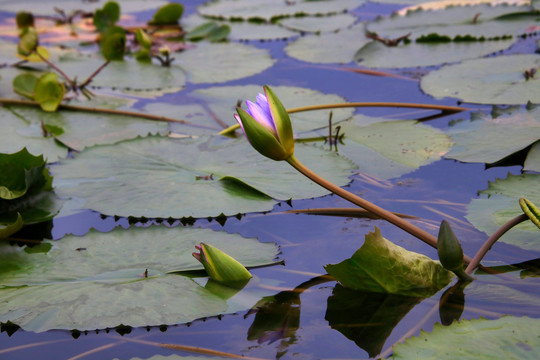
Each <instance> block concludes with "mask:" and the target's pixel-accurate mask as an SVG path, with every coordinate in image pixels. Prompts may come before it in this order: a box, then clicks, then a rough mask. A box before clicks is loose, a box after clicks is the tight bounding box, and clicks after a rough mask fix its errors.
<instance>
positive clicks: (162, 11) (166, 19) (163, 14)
mask: <svg viewBox="0 0 540 360" xmlns="http://www.w3.org/2000/svg"><path fill="white" fill-rule="evenodd" d="M183 13H184V6H183V5H182V4H174V3H169V4H167V5H163V6H162V7H160V8H159V9H158V10H157V11H156V12H155V13H154V17H153V18H152V20H150V21H149V24H151V25H174V24H178V21H179V20H180V18H181V17H182V14H183Z"/></svg>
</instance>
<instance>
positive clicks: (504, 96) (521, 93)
mask: <svg viewBox="0 0 540 360" xmlns="http://www.w3.org/2000/svg"><path fill="white" fill-rule="evenodd" d="M538 68H540V55H538V54H514V55H506V56H498V57H490V58H485V59H475V60H467V61H464V62H462V63H461V64H456V65H448V66H444V67H442V68H440V69H439V70H435V71H433V72H431V73H429V74H428V75H426V76H424V77H423V78H422V80H421V82H420V85H421V87H422V90H423V91H425V92H426V93H427V94H429V95H432V96H434V97H436V98H443V97H447V96H450V97H455V98H458V99H461V100H463V101H466V102H472V103H480V104H525V103H527V102H528V101H530V102H532V103H538V102H540V92H539V91H537V90H538V87H539V84H540V76H536V77H533V78H530V79H526V78H525V75H524V73H525V71H527V70H530V69H538Z"/></svg>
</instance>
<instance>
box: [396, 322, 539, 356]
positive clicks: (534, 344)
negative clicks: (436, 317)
mask: <svg viewBox="0 0 540 360" xmlns="http://www.w3.org/2000/svg"><path fill="white" fill-rule="evenodd" d="M539 328H540V320H539V319H532V318H529V317H526V316H524V317H512V316H503V317H502V318H500V319H497V320H487V319H473V320H463V321H460V322H455V323H453V324H452V325H450V326H443V325H441V324H435V325H434V326H433V331H432V332H430V333H427V332H425V331H421V332H420V335H419V336H416V337H412V338H410V339H407V340H406V341H405V342H404V343H401V344H397V345H394V347H393V350H394V354H393V356H392V357H391V359H426V360H427V359H437V360H439V359H456V358H460V359H524V360H525V359H531V360H532V359H536V358H537V357H538V351H540V338H539V337H538V329H539ZM473 339H474V340H473ZM479 344H482V346H479Z"/></svg>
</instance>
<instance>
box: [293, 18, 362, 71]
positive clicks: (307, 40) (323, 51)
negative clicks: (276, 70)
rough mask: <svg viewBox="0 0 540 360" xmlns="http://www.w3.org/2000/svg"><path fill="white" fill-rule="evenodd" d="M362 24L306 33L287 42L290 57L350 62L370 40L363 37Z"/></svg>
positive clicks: (314, 60)
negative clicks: (329, 31) (336, 29)
mask: <svg viewBox="0 0 540 360" xmlns="http://www.w3.org/2000/svg"><path fill="white" fill-rule="evenodd" d="M364 34H365V28H364V25H363V24H361V25H355V26H352V27H350V28H346V29H342V30H339V31H336V32H331V33H323V34H315V35H307V36H303V37H300V38H298V39H296V40H295V41H294V42H291V43H289V44H287V46H286V47H285V51H286V52H287V55H289V56H290V57H293V58H296V59H299V60H303V61H308V62H314V63H350V62H352V61H353V60H354V55H355V54H356V52H357V51H358V49H361V48H362V47H364V45H366V44H367V43H369V42H371V40H370V39H368V38H366V37H365V35H364Z"/></svg>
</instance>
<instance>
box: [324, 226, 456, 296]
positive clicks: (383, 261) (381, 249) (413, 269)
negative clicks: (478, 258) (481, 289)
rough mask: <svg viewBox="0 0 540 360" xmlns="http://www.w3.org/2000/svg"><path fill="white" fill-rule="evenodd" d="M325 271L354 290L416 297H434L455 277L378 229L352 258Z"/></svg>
mask: <svg viewBox="0 0 540 360" xmlns="http://www.w3.org/2000/svg"><path fill="white" fill-rule="evenodd" d="M324 268H325V269H326V271H328V274H330V275H331V276H333V277H335V278H336V280H337V281H339V282H340V283H341V284H342V285H343V286H345V287H347V288H350V289H354V290H362V291H370V292H379V293H388V294H398V295H406V296H415V297H429V296H431V295H433V294H434V293H436V292H437V291H439V290H440V289H442V288H443V287H445V286H446V285H448V283H449V282H450V280H451V279H452V276H453V275H452V273H451V272H450V271H448V270H446V269H444V268H443V267H442V266H441V264H440V263H439V262H437V261H434V260H431V259H430V258H428V257H427V256H425V255H421V254H418V253H415V252H411V251H407V250H405V249H403V248H402V247H400V246H397V245H395V244H393V243H392V242H390V241H388V240H386V239H385V238H383V237H382V236H381V232H380V231H379V229H378V228H377V227H375V231H374V232H370V233H368V234H367V235H366V237H365V241H364V245H362V247H361V248H360V249H358V250H357V251H356V252H355V253H354V254H353V256H352V257H351V258H350V259H347V260H344V261H342V262H340V263H339V264H335V265H326V266H325V267H324Z"/></svg>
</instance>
